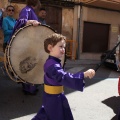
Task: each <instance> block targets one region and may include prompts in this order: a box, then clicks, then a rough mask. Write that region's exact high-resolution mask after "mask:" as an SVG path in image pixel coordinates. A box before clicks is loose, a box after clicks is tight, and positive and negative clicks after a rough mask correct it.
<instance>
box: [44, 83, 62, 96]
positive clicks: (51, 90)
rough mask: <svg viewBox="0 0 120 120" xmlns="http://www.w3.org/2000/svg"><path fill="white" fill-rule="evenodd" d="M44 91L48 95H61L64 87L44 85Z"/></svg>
mask: <svg viewBox="0 0 120 120" xmlns="http://www.w3.org/2000/svg"><path fill="white" fill-rule="evenodd" d="M44 91H45V92H46V93H48V94H60V93H62V92H63V86H49V85H45V84H44Z"/></svg>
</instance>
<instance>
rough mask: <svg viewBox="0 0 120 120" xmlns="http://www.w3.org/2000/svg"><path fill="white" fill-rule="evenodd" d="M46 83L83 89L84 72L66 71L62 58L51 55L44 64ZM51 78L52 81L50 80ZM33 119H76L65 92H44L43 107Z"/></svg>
mask: <svg viewBox="0 0 120 120" xmlns="http://www.w3.org/2000/svg"><path fill="white" fill-rule="evenodd" d="M44 72H45V76H47V77H44V83H45V84H47V85H50V86H56V85H64V86H67V87H69V88H73V89H75V90H79V91H83V88H84V85H85V83H84V75H83V73H82V72H81V73H76V74H70V73H68V72H64V70H63V69H62V67H61V64H60V60H59V59H57V58H55V57H52V56H49V58H48V59H47V60H46V63H45V65H44ZM50 80H51V81H50ZM32 120H74V119H73V115H72V112H71V110H70V107H69V103H68V100H67V98H66V97H65V95H64V93H60V94H53V95H51V94H47V93H45V92H44V93H43V103H42V107H41V109H40V110H39V112H38V113H37V115H36V116H35V117H34V118H33V119H32Z"/></svg>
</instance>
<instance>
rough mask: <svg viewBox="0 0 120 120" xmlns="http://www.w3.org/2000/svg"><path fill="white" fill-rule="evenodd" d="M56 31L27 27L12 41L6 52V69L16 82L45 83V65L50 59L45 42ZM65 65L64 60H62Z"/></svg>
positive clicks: (20, 30)
mask: <svg viewBox="0 0 120 120" xmlns="http://www.w3.org/2000/svg"><path fill="white" fill-rule="evenodd" d="M53 33H55V31H54V30H53V29H52V28H50V27H49V26H46V25H39V26H37V27H33V26H32V25H29V26H25V27H23V28H21V29H19V30H18V31H17V32H16V33H15V34H14V35H13V37H12V39H11V40H10V43H9V45H8V46H7V48H6V51H5V57H4V58H5V60H4V64H5V68H6V71H7V73H8V75H9V77H10V78H11V79H12V80H14V81H15V82H28V83H32V84H42V83H43V75H44V71H43V65H44V63H45V61H46V59H47V58H48V54H47V53H46V52H45V51H44V40H45V39H46V38H47V37H48V36H49V35H51V34H53ZM62 63H64V58H62Z"/></svg>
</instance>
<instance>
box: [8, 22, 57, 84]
mask: <svg viewBox="0 0 120 120" xmlns="http://www.w3.org/2000/svg"><path fill="white" fill-rule="evenodd" d="M30 26H33V25H32V24H29V25H26V26H24V27H22V28H20V29H19V30H17V31H16V32H15V33H14V34H13V36H12V38H11V40H10V43H9V44H8V46H7V49H8V48H10V47H11V44H12V42H13V40H14V39H15V37H16V35H17V34H18V33H19V32H20V31H22V30H23V29H25V28H27V27H30ZM38 26H45V27H47V28H49V29H51V30H52V31H53V32H55V33H56V31H55V30H54V29H53V28H51V27H50V26H48V25H41V24H39V25H38ZM6 55H10V49H8V53H7V52H6ZM6 59H8V63H9V65H10V69H11V70H12V72H14V74H15V75H16V76H17V78H18V79H20V80H21V81H20V82H24V83H28V82H27V81H25V80H23V79H22V78H21V77H20V76H19V75H17V73H16V72H15V70H14V68H13V67H12V66H11V65H12V64H11V60H10V57H8V58H6ZM8 75H9V76H10V74H9V73H8ZM10 78H12V77H11V76H10ZM14 81H16V80H14Z"/></svg>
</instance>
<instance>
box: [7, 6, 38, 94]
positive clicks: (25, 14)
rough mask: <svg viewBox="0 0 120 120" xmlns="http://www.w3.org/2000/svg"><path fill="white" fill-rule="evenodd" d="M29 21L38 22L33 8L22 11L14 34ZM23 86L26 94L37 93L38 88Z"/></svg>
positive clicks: (23, 84)
mask: <svg viewBox="0 0 120 120" xmlns="http://www.w3.org/2000/svg"><path fill="white" fill-rule="evenodd" d="M28 20H37V21H38V18H37V15H36V14H35V11H34V9H33V8H32V7H29V6H26V7H24V8H23V9H22V10H21V12H20V14H19V19H18V20H17V22H16V24H15V27H14V30H13V34H14V33H15V32H16V31H17V30H19V29H20V28H22V27H24V26H25V25H26V22H27V21H28ZM26 37H27V35H26ZM9 42H10V41H9ZM22 86H23V90H24V91H25V92H28V93H31V94H34V93H35V92H36V91H37V88H36V86H34V85H32V84H29V83H22Z"/></svg>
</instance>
